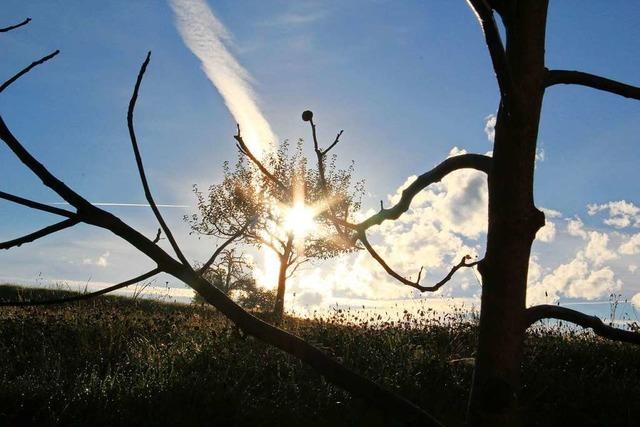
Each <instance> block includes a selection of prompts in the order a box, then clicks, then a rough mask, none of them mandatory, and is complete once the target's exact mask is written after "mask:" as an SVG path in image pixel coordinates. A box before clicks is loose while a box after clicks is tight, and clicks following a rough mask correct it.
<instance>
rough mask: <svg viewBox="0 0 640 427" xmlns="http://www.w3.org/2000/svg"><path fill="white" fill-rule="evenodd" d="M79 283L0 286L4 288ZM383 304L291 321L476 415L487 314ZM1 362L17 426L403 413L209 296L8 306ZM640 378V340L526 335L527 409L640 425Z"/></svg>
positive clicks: (404, 387)
mask: <svg viewBox="0 0 640 427" xmlns="http://www.w3.org/2000/svg"><path fill="white" fill-rule="evenodd" d="M66 293H67V292H64V291H51V290H38V289H30V290H25V289H20V288H17V287H15V286H10V285H4V286H0V300H10V299H11V300H15V299H17V298H25V299H44V298H51V297H52V296H56V295H57V296H59V295H61V294H66ZM257 314H258V315H259V313H257ZM377 316H380V315H379V314H375V315H374V314H371V315H370V316H368V315H367V314H366V313H362V312H358V313H353V312H350V311H348V310H346V311H345V310H336V311H335V312H334V313H333V315H331V316H330V317H328V318H322V319H320V318H316V319H301V318H294V317H288V318H286V319H285V324H284V326H283V327H284V328H286V329H288V330H290V331H292V332H294V333H296V334H298V335H300V336H302V337H304V338H305V339H307V340H309V341H311V342H313V343H314V344H316V345H317V346H319V347H321V348H323V349H324V350H326V351H327V352H328V353H330V354H332V355H333V356H334V357H336V358H338V359H340V360H341V361H343V362H344V363H346V364H347V365H348V366H350V367H351V368H353V369H354V370H356V371H358V372H360V373H362V374H364V375H366V376H368V377H369V378H372V379H374V380H376V381H378V382H380V383H382V384H384V385H385V386H386V387H388V388H390V389H393V390H396V391H397V392H398V393H400V394H402V395H404V396H406V397H408V398H410V399H412V400H413V401H415V402H416V403H418V404H420V405H421V406H423V407H424V408H426V409H427V410H429V411H430V412H431V413H433V414H435V415H436V416H437V417H438V418H439V419H441V420H442V421H443V422H444V423H445V424H446V425H448V426H459V425H463V423H464V413H465V409H466V404H467V396H468V390H469V387H470V381H471V376H472V372H473V356H474V355H473V348H474V343H475V340H476V333H477V319H475V318H474V317H470V316H468V315H466V314H465V313H462V312H456V313H454V314H453V315H451V314H448V315H438V314H437V313H433V312H425V311H422V312H418V314H417V315H414V314H409V313H407V314H406V315H405V317H404V318H402V319H401V320H400V321H397V320H389V321H386V320H385V318H384V317H380V318H378V317H377ZM0 360H1V361H2V363H1V364H0V425H3V426H4V425H7V426H15V425H21V426H22V425H44V426H54V425H65V426H89V425H91V426H118V425H136V426H138V427H142V426H152V425H153V426H156V425H294V426H295V425H345V426H346V425H374V426H375V425H400V424H399V421H398V420H397V419H396V418H395V417H393V416H388V415H385V414H383V413H380V412H379V411H378V410H377V409H376V408H373V407H371V406H370V405H368V404H367V402H365V401H362V400H360V399H356V398H353V397H351V396H349V395H348V394H347V393H345V392H343V391H341V390H340V389H337V388H336V387H333V386H332V385H331V384H328V383H327V382H326V381H324V380H323V379H322V377H320V376H319V375H317V374H315V373H314V372H313V371H312V370H311V369H309V368H307V367H305V366H303V365H302V364H301V363H300V362H299V361H297V360H295V359H293V358H291V357H289V356H287V355H285V354H283V353H282V352H280V351H278V350H276V349H274V348H271V347H269V346H267V345H264V344H262V343H261V342H259V341H257V340H255V339H253V338H251V337H247V336H244V335H243V334H242V333H241V332H239V331H238V330H237V329H236V328H235V327H234V326H233V325H232V324H231V323H230V322H228V321H227V320H226V319H225V318H223V317H222V316H220V315H219V314H218V313H217V312H216V310H215V309H212V308H209V307H207V306H199V305H193V304H192V305H183V304H170V303H163V302H158V301H152V300H142V299H130V298H124V297H114V296H107V297H101V298H96V299H93V300H90V301H84V302H78V303H73V304H67V305H60V306H47V307H30V308H0ZM639 378H640V349H639V348H637V347H634V346H632V345H629V344H621V343H613V342H608V341H606V340H603V339H600V338H598V337H595V336H593V335H592V334H590V333H584V332H583V331H580V330H577V329H570V328H566V327H564V326H561V325H559V324H554V325H547V326H539V327H537V328H535V329H534V330H532V331H531V332H530V333H529V334H528V336H527V339H526V347H525V359H524V366H523V384H524V387H523V392H522V399H521V404H522V406H521V408H520V410H521V412H522V415H523V417H522V419H523V420H524V421H525V422H526V425H532V426H533V425H593V426H602V425H616V426H626V425H628V426H632V425H633V426H635V425H638V420H639V419H640V381H638V379H639Z"/></svg>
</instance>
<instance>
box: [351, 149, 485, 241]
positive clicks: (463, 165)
mask: <svg viewBox="0 0 640 427" xmlns="http://www.w3.org/2000/svg"><path fill="white" fill-rule="evenodd" d="M491 164H492V159H491V157H489V156H484V155H482V154H461V155H459V156H453V157H449V158H448V159H446V160H444V161H443V162H442V163H440V164H439V165H438V166H436V167H435V168H433V169H431V170H430V171H428V172H425V173H423V174H422V175H420V176H419V177H418V178H416V180H415V181H413V182H412V183H411V184H410V185H409V186H408V187H407V188H405V189H404V190H403V191H402V195H401V197H400V200H399V201H398V203H396V204H395V205H393V206H392V207H390V208H387V209H380V212H378V213H376V214H374V215H372V216H370V217H369V218H367V219H365V220H364V221H362V222H360V223H358V224H347V225H348V226H350V227H351V228H353V229H356V230H366V229H368V228H370V227H372V226H374V225H379V224H382V223H383V222H384V221H386V220H390V219H398V218H400V216H401V215H402V214H403V213H405V212H406V211H407V210H409V207H410V205H411V201H412V200H413V198H414V197H415V196H416V195H417V194H418V193H419V192H420V191H422V190H423V189H425V188H426V187H428V186H429V185H431V184H434V183H436V182H439V181H440V180H441V179H442V178H444V177H445V176H447V175H448V174H450V173H451V172H454V171H456V170H459V169H475V170H478V171H481V172H484V173H486V174H489V173H490V171H491Z"/></svg>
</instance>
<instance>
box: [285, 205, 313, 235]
mask: <svg viewBox="0 0 640 427" xmlns="http://www.w3.org/2000/svg"><path fill="white" fill-rule="evenodd" d="M315 216H316V212H315V210H314V209H312V208H311V207H309V206H307V205H305V204H304V203H303V202H295V204H294V205H293V206H292V207H290V208H288V209H287V210H286V212H285V215H284V221H283V223H282V226H283V228H284V229H285V231H286V232H288V233H292V234H293V235H294V236H295V237H296V238H298V239H301V238H304V237H306V236H307V235H309V233H311V232H312V231H313V230H314V229H315V227H316V222H315V219H314V218H315Z"/></svg>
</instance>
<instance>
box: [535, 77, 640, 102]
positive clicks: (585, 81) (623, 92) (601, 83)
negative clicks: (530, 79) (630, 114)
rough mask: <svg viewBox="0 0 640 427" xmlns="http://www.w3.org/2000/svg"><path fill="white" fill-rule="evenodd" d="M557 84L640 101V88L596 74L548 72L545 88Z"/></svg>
mask: <svg viewBox="0 0 640 427" xmlns="http://www.w3.org/2000/svg"><path fill="white" fill-rule="evenodd" d="M557 84H567V85H568V84H574V85H582V86H587V87H590V88H592V89H597V90H602V91H605V92H609V93H613V94H615V95H620V96H624V97H625V98H631V99H638V100H640V87H637V86H631V85H628V84H626V83H621V82H617V81H615V80H611V79H607V78H605V77H600V76H596V75H594V74H589V73H583V72H582V71H571V70H547V74H546V79H545V87H550V86H553V85H557Z"/></svg>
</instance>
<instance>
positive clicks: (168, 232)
mask: <svg viewBox="0 0 640 427" xmlns="http://www.w3.org/2000/svg"><path fill="white" fill-rule="evenodd" d="M150 60H151V52H149V53H147V57H146V58H145V60H144V62H143V63H142V66H141V67H140V72H138V78H137V79H136V85H135V87H134V89H133V94H132V95H131V100H130V101H129V109H128V110H127V127H128V128H129V138H130V139H131V145H132V146H133V154H134V155H135V158H136V165H137V167H138V172H139V174H140V181H142V187H143V188H144V196H145V198H146V199H147V202H148V203H149V206H150V207H151V210H152V211H153V214H154V215H155V217H156V219H157V220H158V223H159V224H160V227H161V228H162V230H163V231H164V234H165V236H167V239H168V240H169V243H170V244H171V247H172V248H173V251H174V252H175V253H176V256H177V257H178V259H179V260H180V261H181V262H182V263H183V264H184V265H185V266H190V264H189V261H187V258H185V256H184V255H183V253H182V251H181V250H180V246H178V242H176V239H175V238H174V237H173V233H171V230H170V229H169V226H168V225H167V223H166V222H165V221H164V218H162V214H161V213H160V209H158V206H156V202H155V201H154V200H153V195H152V194H151V189H150V188H149V183H148V181H147V176H146V174H145V172H144V165H143V164H142V156H140V150H139V148H138V141H137V138H136V133H135V130H134V127H133V112H134V110H135V108H136V101H137V100H138V92H139V91H140V84H141V83H142V78H143V77H144V73H145V71H146V70H147V65H149V61H150Z"/></svg>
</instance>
